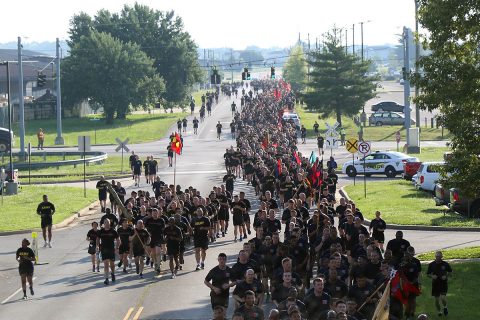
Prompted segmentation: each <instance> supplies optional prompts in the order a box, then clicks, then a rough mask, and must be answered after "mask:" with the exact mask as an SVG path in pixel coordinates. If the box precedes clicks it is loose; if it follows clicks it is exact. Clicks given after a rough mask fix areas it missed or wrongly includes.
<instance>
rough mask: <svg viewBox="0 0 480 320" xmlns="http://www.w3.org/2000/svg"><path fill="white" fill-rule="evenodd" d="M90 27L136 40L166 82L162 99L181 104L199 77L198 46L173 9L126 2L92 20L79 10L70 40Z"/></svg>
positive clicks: (121, 37)
mask: <svg viewBox="0 0 480 320" xmlns="http://www.w3.org/2000/svg"><path fill="white" fill-rule="evenodd" d="M92 29H93V30H96V31H99V32H105V33H108V34H110V35H111V36H113V37H114V38H117V39H119V40H121V41H123V42H124V43H129V42H131V43H136V44H137V45H138V46H139V48H140V49H141V50H142V51H143V52H145V53H146V54H147V56H148V57H150V58H151V59H153V61H154V67H155V69H156V71H157V73H158V74H159V75H160V76H161V77H162V78H163V79H164V81H165V85H166V90H165V92H164V93H163V94H162V98H163V99H165V100H166V101H170V102H173V103H183V102H184V101H185V100H186V99H187V98H188V97H189V95H190V91H191V88H192V86H193V85H194V84H195V83H198V82H199V81H200V80H201V79H202V78H201V77H202V71H201V69H200V66H199V64H198V55H197V46H196V44H195V42H194V41H193V40H192V39H191V37H190V34H189V33H188V32H186V31H184V26H183V21H182V19H181V18H180V17H178V16H175V13H174V12H173V11H169V12H162V11H158V10H153V9H150V8H149V7H148V6H144V5H140V4H138V3H135V4H134V5H133V6H132V7H131V6H128V5H125V6H124V7H123V9H122V11H121V12H120V13H110V12H109V11H108V10H100V11H98V12H97V15H96V16H95V17H94V18H93V19H92V18H90V17H89V16H88V15H87V14H85V13H80V14H79V15H78V16H74V18H73V19H72V20H71V28H70V42H71V43H72V44H75V43H76V42H78V41H79V39H80V37H79V36H80V35H88V33H89V32H91V30H92ZM71 46H72V45H71Z"/></svg>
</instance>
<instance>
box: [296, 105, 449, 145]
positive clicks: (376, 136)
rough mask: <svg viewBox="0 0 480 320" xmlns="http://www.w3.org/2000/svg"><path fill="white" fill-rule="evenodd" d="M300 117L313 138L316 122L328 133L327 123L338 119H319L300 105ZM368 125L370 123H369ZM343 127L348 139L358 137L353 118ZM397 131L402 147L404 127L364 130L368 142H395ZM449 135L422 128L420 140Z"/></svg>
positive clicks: (442, 138)
mask: <svg viewBox="0 0 480 320" xmlns="http://www.w3.org/2000/svg"><path fill="white" fill-rule="evenodd" d="M296 110H297V113H298V116H299V117H300V123H301V124H303V125H304V126H305V128H307V137H308V138H313V137H314V136H315V135H314V131H313V124H314V123H315V121H317V122H318V124H319V125H320V129H319V130H320V132H321V133H324V132H325V131H326V129H327V128H326V126H325V122H327V123H328V124H330V125H333V124H334V123H335V122H336V121H337V119H336V118H335V117H329V118H327V119H319V118H318V116H319V113H316V112H310V111H307V110H305V109H303V108H302V107H301V106H300V105H299V104H297V106H296ZM367 124H368V122H367ZM342 125H343V127H344V128H345V130H346V138H347V139H348V138H352V137H358V127H357V126H356V125H355V123H354V122H353V119H352V118H349V117H342ZM397 131H400V135H401V142H400V147H402V146H403V144H405V139H406V130H405V128H403V127H402V126H379V127H376V126H372V127H369V126H367V127H365V128H364V134H363V136H364V139H365V140H366V141H395V134H396V132H397ZM449 138H450V136H449V133H448V131H447V130H444V131H443V136H442V129H441V128H438V129H437V128H425V127H423V126H422V128H421V131H420V140H444V139H449Z"/></svg>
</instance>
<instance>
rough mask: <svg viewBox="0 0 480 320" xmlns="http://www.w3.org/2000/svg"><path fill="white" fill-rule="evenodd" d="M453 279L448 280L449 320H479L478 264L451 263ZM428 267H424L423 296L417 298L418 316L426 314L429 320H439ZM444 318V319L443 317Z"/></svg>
mask: <svg viewBox="0 0 480 320" xmlns="http://www.w3.org/2000/svg"><path fill="white" fill-rule="evenodd" d="M450 265H451V267H452V270H453V273H452V277H451V278H449V279H448V294H447V300H448V311H449V314H448V319H478V318H479V317H480V308H478V306H477V303H478V302H477V301H478V300H477V299H478V297H477V290H478V289H477V288H478V287H479V286H480V277H479V276H478V272H477V271H478V268H479V267H480V263H478V262H462V263H451V264H450ZM426 273H427V266H426V265H423V266H422V279H421V283H422V294H421V295H420V296H419V297H418V298H417V314H419V313H426V314H428V316H429V317H428V318H429V319H438V318H437V311H436V309H435V304H434V302H435V301H434V298H433V297H432V296H431V290H432V280H431V279H430V278H427V275H426ZM442 318H444V317H442Z"/></svg>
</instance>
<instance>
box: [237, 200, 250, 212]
mask: <svg viewBox="0 0 480 320" xmlns="http://www.w3.org/2000/svg"><path fill="white" fill-rule="evenodd" d="M240 202H242V203H243V205H244V206H245V210H246V211H247V212H248V211H250V209H251V208H252V205H251V204H250V201H249V200H248V199H245V198H243V199H240Z"/></svg>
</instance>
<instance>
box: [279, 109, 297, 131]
mask: <svg viewBox="0 0 480 320" xmlns="http://www.w3.org/2000/svg"><path fill="white" fill-rule="evenodd" d="M282 119H283V120H285V121H286V122H291V123H293V124H294V125H295V128H296V129H297V130H300V117H299V116H298V114H296V113H295V112H284V113H283V116H282Z"/></svg>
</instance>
